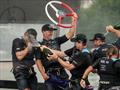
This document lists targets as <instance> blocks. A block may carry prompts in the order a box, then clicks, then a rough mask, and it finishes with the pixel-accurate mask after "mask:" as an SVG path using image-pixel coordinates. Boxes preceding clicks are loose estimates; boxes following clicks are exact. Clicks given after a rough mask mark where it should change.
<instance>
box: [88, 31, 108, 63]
mask: <svg viewBox="0 0 120 90" xmlns="http://www.w3.org/2000/svg"><path fill="white" fill-rule="evenodd" d="M90 41H92V42H93V47H94V48H93V49H92V50H91V56H92V63H94V62H95V61H96V60H98V59H99V58H101V57H105V56H106V54H105V53H106V50H107V48H108V47H109V44H107V43H105V36H104V35H103V34H102V33H96V34H95V35H94V37H93V39H90Z"/></svg>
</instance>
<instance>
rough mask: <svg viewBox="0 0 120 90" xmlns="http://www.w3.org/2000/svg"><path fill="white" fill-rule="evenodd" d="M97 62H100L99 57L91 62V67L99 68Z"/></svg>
mask: <svg viewBox="0 0 120 90" xmlns="http://www.w3.org/2000/svg"><path fill="white" fill-rule="evenodd" d="M99 63H100V59H98V60H96V61H95V62H94V63H93V64H92V67H93V68H94V69H98V68H99Z"/></svg>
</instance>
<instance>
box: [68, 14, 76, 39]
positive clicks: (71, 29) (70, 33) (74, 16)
mask: <svg viewBox="0 0 120 90" xmlns="http://www.w3.org/2000/svg"><path fill="white" fill-rule="evenodd" d="M77 18H78V16H77V14H76V13H73V17H72V26H73V27H72V28H70V30H69V32H68V33H67V34H66V37H67V38H68V39H71V38H72V37H73V36H74V34H75V31H76V24H77Z"/></svg>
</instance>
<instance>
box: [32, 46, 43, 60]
mask: <svg viewBox="0 0 120 90" xmlns="http://www.w3.org/2000/svg"><path fill="white" fill-rule="evenodd" d="M34 50H35V51H34V53H35V58H36V60H37V59H40V60H41V59H42V52H41V50H40V48H34Z"/></svg>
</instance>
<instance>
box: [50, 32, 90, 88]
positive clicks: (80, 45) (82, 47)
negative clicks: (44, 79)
mask: <svg viewBox="0 0 120 90" xmlns="http://www.w3.org/2000/svg"><path fill="white" fill-rule="evenodd" d="M71 41H72V42H75V46H74V47H73V48H70V49H68V50H66V51H64V52H58V51H57V52H54V51H53V52H54V54H53V55H50V56H49V59H50V60H53V61H54V60H56V61H57V62H59V63H60V64H61V65H62V67H64V68H66V69H67V70H69V71H70V73H71V74H72V77H71V78H70V85H71V86H70V87H69V89H68V90H88V88H87V87H86V88H82V87H81V86H80V84H79V81H80V79H81V78H82V75H83V73H84V71H85V70H86V69H87V67H88V66H89V65H90V63H91V58H90V53H89V51H88V49H87V38H86V36H85V35H84V34H77V35H76V36H75V38H72V39H71ZM63 56H69V57H70V58H69V59H68V61H69V63H67V62H65V61H64V60H63V59H61V58H60V57H63ZM86 82H87V85H89V81H88V79H86ZM89 90H92V88H91V89H90V88H89Z"/></svg>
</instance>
